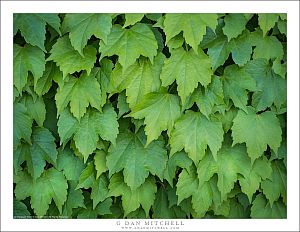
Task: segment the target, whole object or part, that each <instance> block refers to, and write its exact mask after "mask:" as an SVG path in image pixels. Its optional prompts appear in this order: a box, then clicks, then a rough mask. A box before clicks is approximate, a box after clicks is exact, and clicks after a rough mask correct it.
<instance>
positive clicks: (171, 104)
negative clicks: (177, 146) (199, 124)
mask: <svg viewBox="0 0 300 232" xmlns="http://www.w3.org/2000/svg"><path fill="white" fill-rule="evenodd" d="M128 117H133V118H135V119H143V118H145V121H144V123H145V124H146V127H145V133H146V135H147V143H146V146H148V145H149V144H150V143H151V142H152V141H153V140H155V139H157V138H158V137H159V136H160V134H161V132H162V131H164V130H167V132H168V134H170V131H171V130H172V128H173V126H174V123H175V121H176V120H177V119H178V118H179V117H180V105H179V97H178V96H176V95H173V94H168V93H149V94H147V95H146V96H145V97H144V98H143V99H142V101H141V102H140V103H139V104H137V105H136V106H135V107H134V108H133V109H132V111H131V113H130V114H129V115H128Z"/></svg>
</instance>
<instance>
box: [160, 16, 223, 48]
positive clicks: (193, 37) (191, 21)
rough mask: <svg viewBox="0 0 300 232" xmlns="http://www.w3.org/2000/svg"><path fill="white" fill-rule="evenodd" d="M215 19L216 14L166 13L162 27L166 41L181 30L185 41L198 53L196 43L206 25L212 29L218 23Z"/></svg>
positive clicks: (200, 38)
mask: <svg viewBox="0 0 300 232" xmlns="http://www.w3.org/2000/svg"><path fill="white" fill-rule="evenodd" d="M217 19H218V15H217V14H166V16H165V21H164V29H163V30H164V32H165V34H166V43H167V44H168V42H169V41H170V39H172V38H173V37H174V36H176V35H178V34H179V33H180V32H181V31H183V37H184V38H185V41H186V42H187V43H188V44H189V45H190V46H191V47H192V48H193V49H194V52H195V53H198V52H199V50H198V45H199V44H200V42H201V40H202V38H203V35H205V32H206V27H210V28H211V29H213V30H214V29H215V28H216V26H217V24H218V21H217Z"/></svg>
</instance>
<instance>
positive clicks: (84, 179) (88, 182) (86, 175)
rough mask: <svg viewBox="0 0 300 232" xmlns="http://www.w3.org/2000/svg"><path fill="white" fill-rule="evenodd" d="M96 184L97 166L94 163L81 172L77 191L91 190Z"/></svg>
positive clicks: (90, 163)
mask: <svg viewBox="0 0 300 232" xmlns="http://www.w3.org/2000/svg"><path fill="white" fill-rule="evenodd" d="M94 182H95V166H94V164H93V162H89V163H88V164H87V166H86V167H85V169H83V171H82V172H81V174H80V176H79V180H78V184H77V186H76V189H79V188H85V189H88V188H90V187H91V186H92V185H93V183H94Z"/></svg>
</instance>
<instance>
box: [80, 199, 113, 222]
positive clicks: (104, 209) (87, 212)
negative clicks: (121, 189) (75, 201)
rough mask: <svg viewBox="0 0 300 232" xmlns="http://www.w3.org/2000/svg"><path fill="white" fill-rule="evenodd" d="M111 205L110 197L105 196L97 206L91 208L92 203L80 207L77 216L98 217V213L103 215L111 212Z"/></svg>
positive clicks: (82, 217) (84, 217) (83, 217)
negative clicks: (84, 207)
mask: <svg viewBox="0 0 300 232" xmlns="http://www.w3.org/2000/svg"><path fill="white" fill-rule="evenodd" d="M111 206H112V199H111V198H107V199H106V200H105V201H103V202H100V203H99V204H98V206H97V207H96V208H95V209H93V208H92V204H91V203H89V204H87V207H86V209H81V210H80V212H79V214H78V217H77V218H81V219H96V218H98V215H105V214H111V213H112V212H111V210H110V207H111Z"/></svg>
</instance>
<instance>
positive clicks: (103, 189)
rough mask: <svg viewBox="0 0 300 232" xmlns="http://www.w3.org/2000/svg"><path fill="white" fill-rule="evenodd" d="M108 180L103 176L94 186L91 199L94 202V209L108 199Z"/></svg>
mask: <svg viewBox="0 0 300 232" xmlns="http://www.w3.org/2000/svg"><path fill="white" fill-rule="evenodd" d="M108 183H109V182H108V179H107V178H106V176H105V175H101V176H100V177H99V178H98V179H97V180H95V181H94V183H93V185H92V192H91V199H92V200H93V209H95V208H96V206H97V205H98V203H99V202H102V201H104V200H105V199H106V198H107V197H108Z"/></svg>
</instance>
